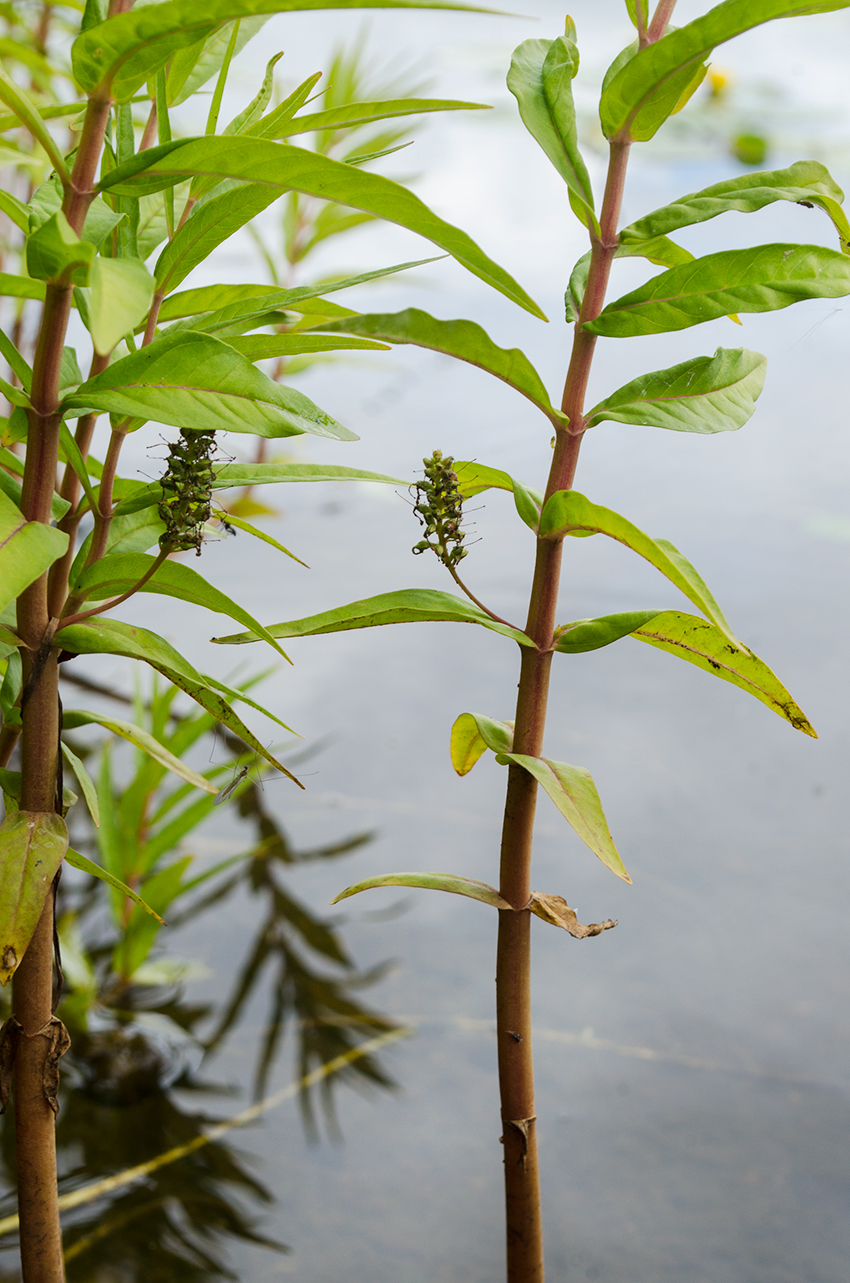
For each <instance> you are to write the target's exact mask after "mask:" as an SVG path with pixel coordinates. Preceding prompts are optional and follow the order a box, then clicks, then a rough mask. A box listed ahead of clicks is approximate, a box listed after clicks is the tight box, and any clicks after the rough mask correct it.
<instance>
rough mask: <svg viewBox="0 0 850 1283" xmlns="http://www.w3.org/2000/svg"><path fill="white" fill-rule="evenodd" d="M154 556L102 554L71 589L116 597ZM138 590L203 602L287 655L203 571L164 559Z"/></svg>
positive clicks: (98, 598) (148, 566)
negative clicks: (205, 577)
mask: <svg viewBox="0 0 850 1283" xmlns="http://www.w3.org/2000/svg"><path fill="white" fill-rule="evenodd" d="M155 562H156V558H155V557H150V556H148V555H147V553H143V552H123V553H117V554H116V555H115V556H112V557H103V558H102V559H101V560H100V561H95V562H93V563H92V565H90V566H89V567H88V569H87V570H84V571H83V573H82V574H81V575H80V577H79V579H78V580H77V582H76V585H75V588H74V592H75V593H78V594H79V595H80V596H82V597H85V598H91V599H92V600H93V601H103V600H104V598H106V597H118V596H120V595H121V594H123V593H125V592H128V591H129V590H130V589H131V588H133V587H134V586H135V585H136V584H139V583H140V581H141V580H142V579H143V578H144V576H145V575H146V574H148V573H149V571H150V569H151V567H152V566H153V565H154V564H155ZM139 592H153V593H161V594H162V595H163V596H165V597H176V598H177V600H178V601H186V602H190V603H191V604H192V605H195V606H203V607H205V609H206V610H212V611H214V612H215V613H216V614H219V615H228V616H229V617H230V618H231V619H233V620H235V621H236V622H237V623H240V624H245V625H246V626H247V627H248V628H250V629H251V631H252V632H254V633H256V634H257V636H258V637H262V639H263V641H267V642H268V643H269V645H270V646H272V647H273V648H274V649H275V650H276V651H277V653H278V654H279V655H282V656H283V658H284V659H287V658H288V656H287V655H286V653H285V652H284V651H283V650H282V649H281V648H280V646H278V644H277V642H276V641H275V639H274V637H273V636H272V635H271V633H270V632H269V631H268V629H267V628H264V627H263V625H262V624H261V623H260V622H259V620H257V619H255V618H254V616H253V615H252V614H251V613H250V611H247V610H244V609H243V608H242V606H240V605H239V604H238V603H237V602H235V601H233V600H232V598H230V597H228V596H227V595H226V594H225V593H223V592H220V591H219V590H218V588H214V587H213V585H212V584H210V583H207V581H206V579H204V577H203V575H199V574H198V572H197V570H193V569H192V567H191V566H186V565H184V564H183V562H181V561H169V560H166V561H164V562H163V563H162V565H161V566H159V568H158V569H157V570H156V572H155V573H154V574H153V575H151V577H150V579H148V580H147V581H146V582H145V583H144V584H141V586H140V587H139Z"/></svg>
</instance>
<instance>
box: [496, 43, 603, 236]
mask: <svg viewBox="0 0 850 1283" xmlns="http://www.w3.org/2000/svg"><path fill="white" fill-rule="evenodd" d="M571 35H572V36H575V28H573V29H572V32H571ZM578 62H579V58H578V49H577V47H576V45H575V43H574V40H573V39H571V38H570V37H569V36H568V37H566V38H565V37H564V36H559V37H558V39H557V40H525V41H524V42H523V43H522V44H521V45H520V46H519V48H518V49H516V50H515V51H514V54H513V57H512V59H511V68H510V71H509V72H508V89H510V91H511V93H512V94H513V95H514V97H515V98H516V100H517V103H518V104H519V114H520V116H521V117H522V121H523V124H524V125H525V127H526V129H527V130H528V132H529V133H530V134H531V136H532V137H533V138H534V139H535V140H536V142H538V143H539V144H540V146H541V147H542V148H543V151H544V152H545V153H546V155H547V156H548V157H549V160H550V161H551V162H552V164H553V165H554V166H555V168H556V169H557V171H558V173H559V174H560V175H561V177H562V178H563V180H564V182H565V183H566V184H567V186H568V187H569V189H570V194H571V196H572V197H574V198H575V201H576V204H574V205H573V208H574V209H575V213H576V215H577V216H578V217H579V218H580V219H581V221H582V222H583V223H584V224H585V226H586V227H591V228H594V229H595V230H597V231H598V228H599V224H598V223H597V221H596V217H595V215H594V213H593V189H592V187H591V184H590V176H589V175H588V172H587V167H586V165H585V163H584V160H583V159H582V155H581V152H580V151H579V146H578V138H577V134H576V119H575V107H574V105H573V90H572V81H573V80H574V78H575V75H576V72H577V71H578Z"/></svg>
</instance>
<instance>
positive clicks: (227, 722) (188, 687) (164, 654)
mask: <svg viewBox="0 0 850 1283" xmlns="http://www.w3.org/2000/svg"><path fill="white" fill-rule="evenodd" d="M55 641H56V644H57V645H58V646H62V647H64V649H65V650H68V651H70V652H71V653H72V654H80V655H125V656H126V657H127V658H128V659H140V660H143V661H144V662H145V663H146V664H150V666H151V667H152V668H156V669H157V670H158V671H159V672H160V673H162V675H163V676H164V677H166V678H167V679H168V680H169V681H170V682H173V683H174V685H175V686H179V687H180V689H181V690H183V691H185V692H186V694H187V695H189V696H191V698H192V699H193V700H195V702H196V703H197V704H200V706H201V708H205V709H206V710H207V712H208V713H211V714H212V715H213V717H215V719H216V720H217V721H219V722H221V723H222V725H223V726H227V727H228V728H229V729H230V730H232V731H233V733H234V735H237V736H238V737H239V739H241V740H242V743H243V744H246V745H247V746H248V747H249V748H251V749H253V751H254V752H255V753H258V754H259V755H260V757H262V758H264V760H265V761H267V762H268V763H269V764H270V765H271V766H273V767H275V769H276V770H278V771H281V772H282V774H284V775H286V776H287V777H288V778H289V779H291V780H292V781H293V783H295V784H297V785H298V787H299V788H303V787H304V786H303V784H301V783H300V781H299V780H297V779H296V778H295V776H294V775H292V773H291V772H290V771H288V770H287V769H286V767H285V766H282V765H281V763H280V762H278V760H277V759H276V758H275V757H273V756H272V754H271V753H270V752H269V750H268V749H267V748H266V747H265V745H263V744H261V743H260V741H259V740H258V739H257V738H256V736H255V735H253V734H252V733H251V731H249V730H248V727H247V726H246V725H245V724H244V722H242V721H241V719H240V718H239V717H238V716H237V714H236V713H235V712H234V711H233V709H232V708H231V707H230V705H229V704H228V702H227V700H225V699H223V698H222V697H221V695H219V694H218V693H217V692H216V691H215V690H213V689H212V687H211V686H210V685H209V683H208V682H206V681H205V680H204V678H203V677H202V676H201V674H200V673H199V672H198V671H197V669H195V668H193V667H192V665H191V664H190V663H189V661H188V660H186V659H184V658H183V656H182V655H180V654H178V652H177V651H176V650H175V649H174V647H173V646H170V645H169V644H168V642H167V641H166V640H165V639H164V638H163V637H158V636H157V634H156V633H152V632H149V631H148V629H146V628H136V627H134V626H133V625H132V624H122V623H120V622H119V621H118V620H117V619H100V618H97V619H84V620H83V621H82V623H79V624H73V625H72V626H71V627H70V628H62V629H60V630H59V631H58V632H57V634H56V638H55ZM184 778H185V777H184ZM198 787H201V786H200V785H199V786H198Z"/></svg>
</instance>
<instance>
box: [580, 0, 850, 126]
mask: <svg viewBox="0 0 850 1283" xmlns="http://www.w3.org/2000/svg"><path fill="white" fill-rule="evenodd" d="M846 2H847V0H725V3H722V4H719V5H716V6H715V8H713V9H711V10H709V12H708V13H707V14H705V15H704V16H703V17H701V18H697V19H695V20H694V21H693V22H689V23H688V24H687V25H686V26H684V27H680V28H679V30H678V31H671V32H668V34H667V35H666V36H664V38H663V39H662V40H658V41H656V42H655V44H651V45H648V46H647V47H646V48H645V49H642V50H641V51H640V53H638V54H637V55H636V56H635V57H633V58H631V59H630V60H629V61H628V62H626V63H625V65H624V66H622V67H621V68H620V69H619V70H618V71H617V73H616V74H615V75H614V76H612V77H611V79H610V80H609V82H608V83H607V84H606V86H605V88H604V90H603V93H602V98H601V101H600V104H599V114H600V118H601V121H602V130H603V133H604V134H605V136H606V137H607V138H612V137H614V136H615V135H616V136H618V137H621V138H624V139H625V138H627V137H634V136H636V135H635V134H634V132H633V130H632V126H633V124H634V122H635V119H636V117H637V116H638V115H639V113H640V112H641V111H642V110H643V109H645V108H646V107H647V106H648V105H649V104H650V103H651V102H652V101H653V99H657V98H658V97H659V96H663V95H664V94H665V92H666V90H667V89H668V87H669V86H670V85H673V84H678V82H679V79H680V78H681V77H683V76H687V73H688V70H689V69H690V70H692V71H694V72H696V70H697V69H698V65H699V64H700V63H701V62H703V60H704V59H705V58H706V57H707V55H708V54H709V53H711V50H712V49H714V47H715V46H716V45H719V44H722V43H723V42H724V41H726V40H731V39H732V38H733V37H734V36H737V35H740V34H741V33H742V32H744V31H749V30H751V28H753V27H757V26H759V25H760V24H761V23H763V22H769V21H770V20H771V19H773V18H790V17H794V16H795V15H797V14H799V15H804V14H813V13H829V12H831V11H832V10H834V9H843V8H846ZM662 119H663V118H662ZM661 123H662V121H661V120H659V121H658V123H657V125H656V128H657V127H658V125H660V124H661ZM653 132H654V130H653ZM651 136H652V134H643V133H642V134H641V137H651Z"/></svg>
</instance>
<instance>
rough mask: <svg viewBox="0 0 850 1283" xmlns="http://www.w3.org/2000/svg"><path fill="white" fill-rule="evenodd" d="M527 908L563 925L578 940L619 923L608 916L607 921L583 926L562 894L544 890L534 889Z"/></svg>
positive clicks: (547, 920)
mask: <svg viewBox="0 0 850 1283" xmlns="http://www.w3.org/2000/svg"><path fill="white" fill-rule="evenodd" d="M526 908H528V909H530V910H531V912H532V913H536V914H537V916H538V918H542V919H543V921H544V922H549V923H551V925H552V926H553V927H563V928H564V930H565V931H569V933H570V935H571V936H575V938H576V940H584V939H585V937H586V936H601V935H602V932H603V931H609V930H610V929H611V927H616V925H617V923H616V921H615V920H612V919H611V918H607V919H606V920H605V922H591V923H589V925H588V926H583V925H582V923H581V922H579V920H578V918H577V917H576V911H575V909H571V908H570V906H569V905H568V904H567V902H566V900H565V899H564V897H563V896H562V895H546V894H545V892H543V891H532V893H531V899H530V900H529V902H528V904H527V905H526Z"/></svg>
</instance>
